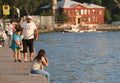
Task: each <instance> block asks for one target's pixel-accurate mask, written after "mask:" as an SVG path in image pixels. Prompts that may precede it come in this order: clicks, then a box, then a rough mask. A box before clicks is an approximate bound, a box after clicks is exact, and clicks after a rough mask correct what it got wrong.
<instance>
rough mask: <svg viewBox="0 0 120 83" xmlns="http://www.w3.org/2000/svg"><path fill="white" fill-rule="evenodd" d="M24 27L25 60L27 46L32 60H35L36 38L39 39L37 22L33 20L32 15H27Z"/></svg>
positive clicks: (25, 59) (22, 25) (25, 58)
mask: <svg viewBox="0 0 120 83" xmlns="http://www.w3.org/2000/svg"><path fill="white" fill-rule="evenodd" d="M21 27H22V29H23V32H22V35H23V53H24V62H26V61H28V60H27V47H28V48H29V52H30V62H32V61H33V54H34V39H35V40H38V30H37V27H36V25H35V23H34V22H33V21H32V17H31V16H27V19H26V21H25V22H23V23H22V24H21Z"/></svg>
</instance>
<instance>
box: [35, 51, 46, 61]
mask: <svg viewBox="0 0 120 83" xmlns="http://www.w3.org/2000/svg"><path fill="white" fill-rule="evenodd" d="M45 54H46V52H45V50H43V49H41V50H40V51H39V52H38V55H37V56H36V57H35V58H34V60H37V61H38V62H40V60H41V58H42V57H45ZM34 60H33V61H34Z"/></svg>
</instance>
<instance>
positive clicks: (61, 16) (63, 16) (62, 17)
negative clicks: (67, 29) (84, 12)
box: [55, 12, 69, 23]
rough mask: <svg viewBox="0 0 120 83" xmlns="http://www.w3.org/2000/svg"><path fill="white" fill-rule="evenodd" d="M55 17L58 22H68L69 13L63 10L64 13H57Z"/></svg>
mask: <svg viewBox="0 0 120 83" xmlns="http://www.w3.org/2000/svg"><path fill="white" fill-rule="evenodd" d="M55 19H56V21H57V22H62V23H63V22H68V20H69V17H68V15H67V13H65V12H63V13H61V14H59V15H57V16H56V17H55Z"/></svg>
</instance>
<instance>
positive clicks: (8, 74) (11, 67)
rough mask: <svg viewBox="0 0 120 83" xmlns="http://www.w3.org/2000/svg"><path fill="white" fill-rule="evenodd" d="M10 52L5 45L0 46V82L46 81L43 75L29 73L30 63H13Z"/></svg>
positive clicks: (44, 82) (37, 82)
mask: <svg viewBox="0 0 120 83" xmlns="http://www.w3.org/2000/svg"><path fill="white" fill-rule="evenodd" d="M12 53H13V52H12V50H11V49H9V48H7V47H4V48H0V83H47V80H46V78H45V77H44V76H30V75H29V71H30V67H31V63H29V62H27V63H24V62H22V63H14V59H13V54H12ZM22 58H23V57H22Z"/></svg>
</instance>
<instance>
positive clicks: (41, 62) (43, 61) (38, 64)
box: [31, 50, 50, 83]
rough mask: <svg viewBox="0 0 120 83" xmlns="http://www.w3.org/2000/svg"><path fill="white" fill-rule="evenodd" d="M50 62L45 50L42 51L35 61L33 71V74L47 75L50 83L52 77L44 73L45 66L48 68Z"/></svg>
mask: <svg viewBox="0 0 120 83" xmlns="http://www.w3.org/2000/svg"><path fill="white" fill-rule="evenodd" d="M48 64H49V62H48V59H47V57H46V52H45V51H44V50H40V51H39V53H38V55H37V56H36V57H35V59H34V60H33V65H32V69H31V74H38V75H39V74H42V75H45V76H46V78H47V79H48V82H49V83H50V75H49V73H48V72H46V71H44V66H48Z"/></svg>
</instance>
